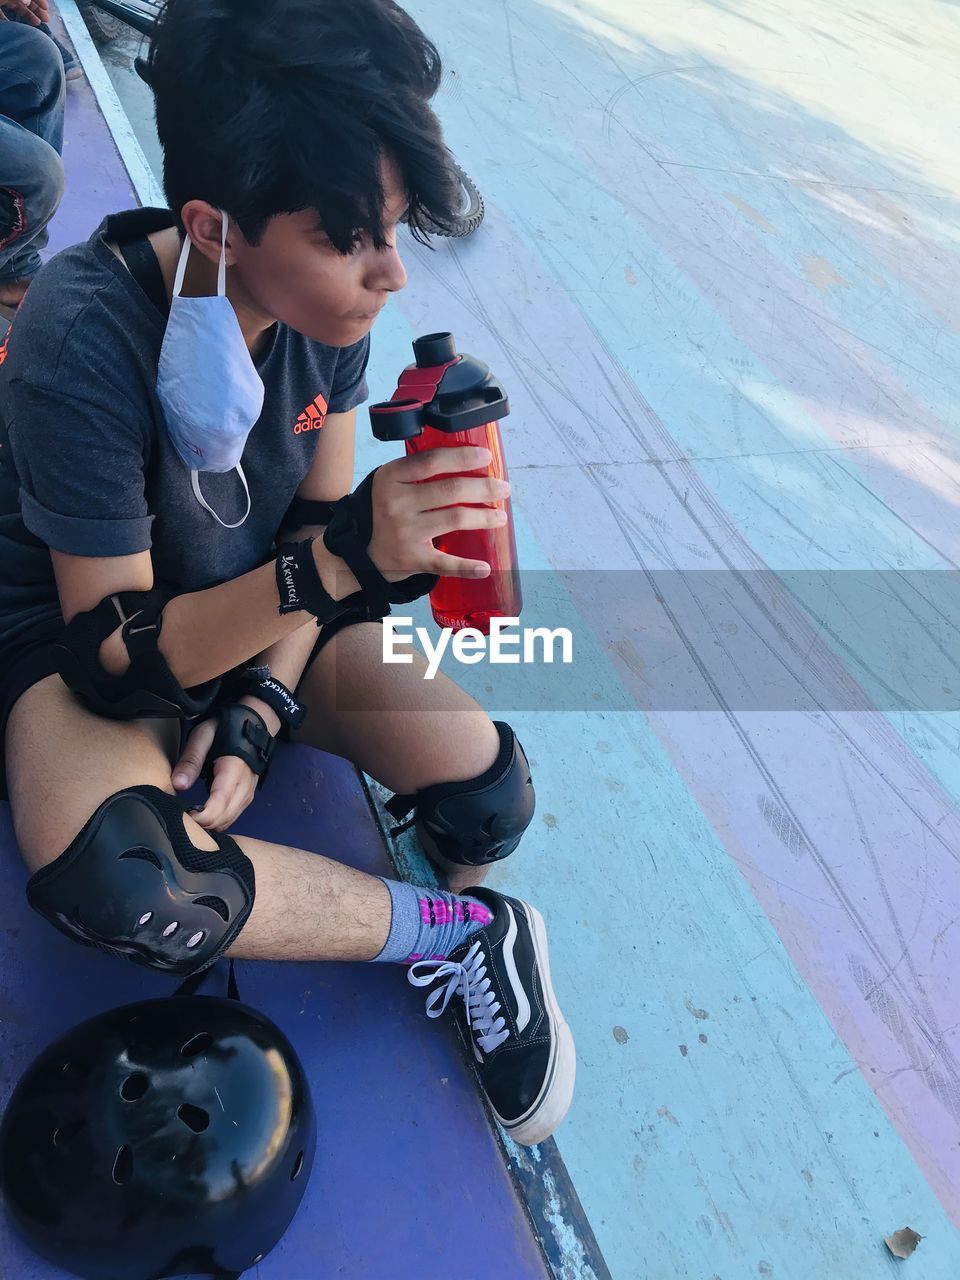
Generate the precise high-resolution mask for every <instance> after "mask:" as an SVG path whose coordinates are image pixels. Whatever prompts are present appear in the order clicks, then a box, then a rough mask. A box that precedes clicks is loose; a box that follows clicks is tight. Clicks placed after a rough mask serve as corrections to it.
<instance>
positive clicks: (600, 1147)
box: [360, 0, 960, 1280]
mask: <svg viewBox="0 0 960 1280" xmlns="http://www.w3.org/2000/svg"><path fill="white" fill-rule="evenodd" d="M411 8H412V10H413V12H414V13H415V14H416V16H417V17H418V18H419V19H420V20H421V21H422V23H423V25H424V26H425V28H426V29H427V30H428V31H429V32H430V33H431V34H432V35H433V36H434V37H435V38H436V39H437V41H438V43H439V45H440V48H441V52H442V54H443V55H444V56H445V58H446V61H447V67H448V80H447V82H446V87H445V89H444V91H443V92H442V93H441V97H440V109H441V114H442V116H443V118H444V121H445V124H446V127H447V132H448V137H449V139H450V141H451V142H452V144H453V147H454V150H455V152H456V153H457V155H458V157H459V158H460V159H461V161H462V162H463V163H464V164H465V165H466V167H467V168H468V169H469V170H471V172H473V173H474V176H475V177H476V178H477V179H478V182H479V184H480V186H481V188H482V190H483V191H484V194H485V196H486V198H487V202H488V209H489V212H488V217H487V222H486V223H485V225H484V228H483V230H482V232H481V234H480V235H478V236H477V237H475V238H474V239H473V240H471V241H470V242H466V243H464V244H460V245H454V246H443V247H441V248H440V249H438V251H437V252H436V253H433V254H431V253H428V252H421V251H420V250H416V249H411V251H410V253H409V254H408V257H409V259H410V284H409V285H408V288H407V289H406V290H405V291H404V293H403V294H402V295H400V297H399V298H398V300H397V306H396V310H395V311H393V313H392V314H391V315H390V318H389V321H388V325H387V332H386V333H384V332H382V328H383V326H381V327H378V335H377V336H378V342H377V346H376V348H375V356H374V376H375V375H376V370H377V369H379V368H381V367H384V364H385V363H387V362H396V361H398V360H399V361H400V362H401V363H402V362H403V360H404V359H405V358H406V352H407V350H408V347H407V343H408V340H409V338H410V337H411V336H412V335H413V334H415V333H416V332H418V331H423V330H425V329H436V328H440V327H450V328H452V329H454V331H455V332H456V333H457V335H458V337H459V339H460V342H461V345H462V347H463V348H464V349H467V350H470V351H474V352H476V353H477V354H479V355H481V356H482V357H483V358H485V359H487V360H489V362H490V363H491V365H492V366H493V367H494V369H495V370H496V372H497V373H498V374H499V375H500V377H501V378H502V379H503V381H504V383H505V385H506V386H507V388H508V390H509V392H510V396H511V401H512V404H513V413H512V416H511V418H510V419H508V422H507V424H506V427H505V439H506V449H507V457H508V460H509V464H510V471H511V478H512V479H513V482H514V494H515V506H516V507H518V508H519V511H520V514H521V521H520V546H521V557H522V560H523V563H524V566H525V568H526V569H527V570H529V571H532V572H528V574H527V578H526V581H525V598H526V600H527V606H528V607H527V614H528V615H532V616H534V617H535V619H536V621H537V622H540V621H541V620H542V618H541V614H543V613H546V614H550V613H551V612H553V613H554V615H555V616H560V615H562V616H563V618H564V619H565V618H566V616H567V612H568V606H569V604H570V603H571V602H572V604H573V606H574V614H575V625H576V626H577V628H578V629H577V638H578V642H580V641H581V640H582V642H583V649H582V653H583V654H584V655H585V660H582V662H581V666H580V667H579V668H578V670H577V671H576V672H575V673H573V675H572V676H571V680H570V683H569V684H568V685H567V686H566V689H565V692H566V695H567V700H566V702H565V703H564V700H563V697H559V698H558V696H557V687H556V683H555V680H556V675H555V673H553V672H547V671H531V672H527V673H526V676H527V682H526V686H525V687H524V688H523V689H522V690H518V686H517V684H516V682H515V681H512V680H511V678H510V677H509V675H508V676H504V675H503V674H502V673H501V672H497V671H496V670H494V669H492V668H486V667H482V668H473V669H467V668H462V667H457V665H456V664H455V663H450V664H447V665H445V669H446V670H447V671H448V673H449V674H451V675H453V676H455V678H457V679H458V680H459V681H460V682H461V683H462V684H464V685H465V687H467V688H468V689H470V690H471V691H473V692H474V693H475V694H476V696H477V697H478V698H479V699H480V700H481V701H482V702H483V703H484V704H485V705H487V706H488V707H491V708H495V709H496V711H497V712H498V713H499V714H506V715H507V716H508V718H510V719H511V720H512V721H513V723H514V724H515V725H516V727H517V729H518V732H519V734H520V737H521V738H522V740H523V742H524V744H525V746H526V747H527V750H528V753H529V754H530V757H531V762H532V763H534V767H535V770H536V781H537V786H538V795H539V802H540V809H539V813H538V819H537V826H536V828H535V830H534V831H533V832H531V833H530V834H529V835H528V837H527V838H526V839H525V841H524V845H523V846H522V849H521V851H520V853H519V854H518V856H517V857H516V858H515V859H514V861H513V862H512V863H511V864H509V865H507V866H504V867H503V868H502V869H500V870H498V872H497V873H496V875H495V877H494V882H495V883H503V884H505V885H510V886H511V888H512V889H514V890H516V891H519V892H521V893H524V894H526V895H528V896H530V897H531V898H532V899H533V900H535V901H537V903H538V904H539V905H540V906H541V908H542V909H543V910H544V912H545V914H546V916H547V918H548V920H549V922H550V925H551V930H552V937H553V939H554V947H555V951H556V960H555V970H556V975H557V983H558V991H559V992H560V996H561V998H562V999H563V1000H564V1001H565V1003H566V1006H567V1014H568V1017H569V1018H570V1021H571V1025H572V1026H573V1029H574V1032H575V1034H576V1036H577V1043H578V1047H579V1049H580V1072H579V1075H578V1093H577V1098H576V1101H575V1106H574V1110H573V1112H572V1114H571V1116H570V1118H569V1120H568V1122H567V1123H566V1125H565V1126H564V1127H563V1128H562V1129H561V1130H560V1132H559V1134H558V1135H557V1141H558V1146H559V1149H560V1152H561V1154H562V1155H563V1157H564V1159H565V1161H566V1164H567V1167H568V1169H569V1170H570V1172H571V1175H572V1176H573V1179H574V1182H575V1185H576V1187H577V1190H578V1193H579V1196H580V1199H581V1201H582V1203H583V1205H584V1208H585V1209H586V1211H587V1213H588V1216H589V1218H590V1221H591V1224H592V1226H593V1228H594V1231H595V1233H596V1236H597V1240H598V1243H599V1245H600V1247H601V1249H602V1250H603V1253H604V1256H605V1258H606V1261H607V1263H608V1264H609V1266H610V1270H611V1272H612V1274H613V1275H614V1276H616V1277H624V1278H631V1280H632V1277H639V1276H654V1277H661V1276H664V1277H666V1276H672V1275H683V1276H694V1277H700V1276H704V1277H710V1278H712V1277H713V1276H714V1275H716V1276H719V1277H724V1280H727V1278H728V1277H734V1278H737V1280H738V1278H739V1277H740V1276H745V1275H756V1274H760V1275H777V1276H808V1275H817V1276H821V1275H823V1276H831V1277H833V1276H840V1277H844V1278H846V1277H848V1276H849V1277H854V1276H856V1277H860V1276H882V1275H888V1274H893V1272H894V1271H895V1270H896V1269H897V1267H898V1266H900V1265H903V1264H897V1263H895V1262H894V1261H893V1260H892V1259H891V1258H890V1257H889V1256H888V1255H887V1253H886V1251H885V1249H884V1247H883V1244H882V1241H883V1237H884V1236H886V1235H887V1234H888V1233H889V1231H890V1230H892V1229H894V1228H895V1225H905V1224H907V1223H909V1224H911V1225H913V1226H914V1227H915V1228H916V1229H917V1230H918V1231H920V1232H921V1233H922V1234H923V1235H924V1237H925V1238H924V1241H923V1243H922V1245H921V1252H920V1254H918V1256H917V1258H916V1259H915V1260H914V1261H913V1262H911V1263H910V1264H907V1265H909V1266H916V1267H919V1268H921V1269H922V1273H923V1274H924V1276H927V1275H930V1276H938V1277H940V1276H943V1277H947V1276H953V1275H954V1274H956V1272H957V1269H958V1265H960V1238H958V1235H957V1231H956V1225H957V1215H958V1212H960V1192H958V1188H960V1153H958V1145H957V1138H956V1135H957V1126H958V1119H960V1087H958V1081H960V1073H958V1067H957V1060H956V1045H957V1040H956V1035H957V1033H956V1026H955V1023H956V1017H955V1010H956V979H955V975H956V973H957V956H956V952H955V951H953V950H951V948H952V947H954V946H955V945H956V943H955V942H954V938H953V934H954V932H955V928H954V926H955V919H956V911H957V902H958V901H960V877H958V872H957V861H956V854H955V849H956V834H958V833H957V832H956V827H957V816H956V812H955V804H954V797H955V795H956V789H957V784H958V781H960V776H958V771H957V765H956V753H955V742H956V713H955V711H953V710H952V706H950V705H947V704H945V703H944V702H942V701H940V702H937V703H935V704H934V709H933V711H932V713H931V714H928V715H919V714H918V713H917V711H916V710H912V709H911V708H916V707H917V706H919V705H922V703H921V699H922V698H923V697H924V696H925V697H926V698H927V701H928V705H929V700H930V697H931V691H933V692H934V693H935V692H936V682H937V679H938V678H939V677H940V676H941V675H943V676H945V677H948V679H947V681H946V683H949V677H952V675H953V671H952V660H951V658H950V653H949V652H947V653H946V654H944V653H943V646H944V637H949V636H950V635H951V634H952V628H951V618H952V616H953V611H954V610H955V601H954V592H953V591H952V590H944V589H943V584H942V580H941V582H940V583H939V584H935V582H934V580H932V579H928V580H927V581H926V582H924V580H923V579H922V578H921V579H919V580H917V579H913V580H912V583H908V582H906V581H905V580H898V579H895V577H894V575H895V574H896V571H897V570H940V569H943V568H945V567H952V566H953V564H954V562H955V560H956V552H955V546H956V534H955V532H954V529H955V510H956V498H955V494H956V492H957V484H958V481H960V470H958V467H957V463H956V454H955V445H954V441H953V437H954V435H955V428H954V426H953V424H952V422H951V421H950V419H949V417H944V418H938V416H937V415H938V414H940V413H943V414H947V413H948V411H949V408H950V406H951V404H952V403H955V398H956V397H955V392H956V386H955V382H956V379H955V378H954V377H953V375H952V373H951V372H949V370H950V368H951V366H950V364H949V356H946V357H945V356H944V353H949V352H950V351H951V350H952V349H953V347H954V345H955V343H956V334H955V333H954V332H952V330H953V329H954V328H955V325H954V324H953V323H952V322H953V320H954V318H955V290H953V289H952V287H951V281H952V279H953V274H954V272H955V271H956V252H955V241H954V236H953V233H952V230H951V228H952V225H953V222H954V221H955V219H953V217H952V212H953V211H954V210H955V202H956V196H955V188H956V181H955V177H954V175H953V173H952V169H951V164H952V161H951V157H950V156H949V155H948V153H947V150H946V149H945V147H944V136H945V135H944V123H943V118H942V116H940V118H939V121H938V122H937V123H936V124H935V121H934V116H935V115H937V114H938V113H939V112H940V111H941V110H942V103H943V101H944V98H943V95H942V94H938V95H937V100H938V103H939V106H938V108H937V111H936V112H935V111H934V110H933V109H932V108H928V106H927V102H928V99H927V97H926V96H925V91H924V92H921V91H920V88H919V86H920V85H921V84H923V85H924V86H926V85H929V84H938V83H941V80H940V78H941V77H943V80H942V84H943V86H945V85H946V84H947V83H950V84H951V85H952V86H953V90H955V85H953V80H952V73H951V72H949V71H947V69H946V64H945V63H944V62H943V61H942V59H941V58H940V54H939V50H940V49H941V48H944V47H945V48H949V49H954V50H955V49H956V47H957V44H958V28H957V24H956V20H955V18H956V15H951V14H947V13H946V11H945V9H944V7H943V6H940V5H936V4H923V5H921V6H918V7H915V6H911V7H910V8H909V10H908V9H907V7H906V6H904V5H902V4H890V3H888V4H881V5H880V6H879V7H877V8H876V12H871V13H870V14H869V15H868V14H866V13H864V12H862V11H861V10H859V9H858V8H857V6H855V5H853V4H840V5H837V4H830V5H826V4H819V3H814V4H810V5H807V6H803V9H802V11H799V10H794V9H790V10H788V9H786V8H784V7H782V6H780V5H777V4H773V3H763V2H757V3H751V4H749V5H748V4H745V3H737V2H736V0H730V3H724V4H719V3H718V4H706V3H704V4H698V5H695V6H682V7H681V6H676V5H673V4H665V3H664V4H657V3H652V4H648V5H643V6H632V5H629V4H627V3H626V2H624V3H619V4H618V3H615V0H591V2H589V3H581V4H577V5H569V4H563V3H525V4H518V3H505V4H503V5H497V6H484V7H475V8H473V9H471V10H469V11H466V12H464V11H463V10H457V11H456V12H452V11H450V10H448V9H447V8H445V7H444V6H442V5H440V4H439V3H436V2H433V0H424V2H422V3H414V4H413V5H412V6H411ZM837 41H840V44H839V45H836V48H835V47H834V46H835V43H836V42H837ZM909 41H913V44H908V42H909ZM843 44H847V45H849V49H848V50H847V52H845V53H844V52H843V51H842V48H841V46H842V45H843ZM918 60H919V66H920V67H922V69H923V70H922V73H918V72H919V68H918ZM947 96H948V98H949V97H955V92H952V93H951V94H948V95H947ZM894 104H895V105H894ZM892 115H895V116H896V121H895V122H893V121H892V120H891V116H892ZM951 119H952V117H951ZM398 313H399V314H398ZM941 343H942V346H941ZM392 374H393V364H392V363H391V364H390V367H389V370H387V369H385V372H384V375H383V377H382V379H381V381H380V382H377V381H374V382H373V384H372V385H373V390H374V394H375V395H376V396H379V395H380V394H382V392H381V390H380V388H381V387H385V388H388V387H390V386H391V385H392V383H391V376H392ZM382 456H383V455H382V453H374V452H373V451H371V452H369V453H367V454H366V455H365V457H364V458H363V459H362V460H361V467H360V470H363V469H365V465H366V464H369V462H370V461H371V459H373V458H375V457H376V458H380V457H382ZM841 569H846V570H864V569H870V570H874V571H886V572H888V573H889V575H890V578H891V581H890V583H889V584H887V585H886V587H885V583H884V580H883V579H874V581H873V584H872V590H871V589H870V584H869V583H868V584H867V588H866V589H861V590H860V591H859V593H858V591H857V590H854V589H853V587H852V586H851V582H852V576H851V577H848V578H846V579H843V578H840V579H834V580H833V584H832V590H831V579H829V578H827V579H826V580H823V579H821V581H820V582H819V583H816V582H813V581H812V580H811V579H810V578H809V577H808V578H801V577H798V576H797V575H796V571H797V570H826V571H831V572H835V571H837V570H841ZM537 570H539V571H540V572H539V573H538V572H536V571H537ZM612 570H620V571H623V572H624V575H625V576H624V577H622V578H621V579H619V580H615V579H614V578H613V575H612V574H609V576H607V575H605V574H604V571H612ZM704 570H707V571H712V573H710V572H708V573H704V572H703V571H704ZM631 571H632V577H627V576H626V574H628V573H630V572H631ZM764 571H766V572H764ZM771 571H772V572H771ZM751 575H752V576H751ZM617 585H622V586H623V587H624V589H625V590H626V591H627V592H628V595H627V596H626V597H625V598H623V599H622V600H621V601H620V602H619V603H618V601H617V598H616V594H615V587H616V586H617ZM911 588H912V594H911ZM834 592H836V593H837V594H839V596H840V600H841V604H842V605H843V608H841V609H840V610H837V608H836V607H835V602H834V600H833V598H832V596H833V593H834ZM878 593H881V594H880V595H879V607H878ZM918 593H919V594H918ZM558 601H560V602H562V605H558V603H557V602H558ZM937 609H939V610H940V611H941V614H943V613H945V614H946V616H944V617H943V618H942V622H941V621H938V619H937V613H936V611H937ZM577 614H579V618H576V615H577ZM525 620H526V618H525ZM941 625H942V632H941V631H940V630H939V628H940V626H941ZM891 685H892V687H893V690H894V693H895V694H896V695H897V696H896V697H893V696H892V694H891V687H890V686H891ZM578 699H579V701H578ZM591 701H593V702H594V703H596V704H599V705H598V706H596V708H595V709H594V710H590V705H591ZM874 705H876V706H878V707H879V708H880V710H879V711H878V710H871V708H872V707H873V706H874ZM900 705H902V706H904V708H905V710H904V711H902V712H898V713H896V714H894V713H892V711H891V707H897V706H900ZM953 705H955V704H953ZM625 706H626V707H629V706H632V708H633V709H632V710H625V709H624V708H625ZM545 708H550V709H549V710H545ZM564 708H565V709H564Z"/></svg>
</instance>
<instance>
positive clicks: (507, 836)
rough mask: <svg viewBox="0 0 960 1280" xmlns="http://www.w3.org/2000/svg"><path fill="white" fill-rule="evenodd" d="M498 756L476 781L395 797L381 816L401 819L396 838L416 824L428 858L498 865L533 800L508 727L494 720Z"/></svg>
mask: <svg viewBox="0 0 960 1280" xmlns="http://www.w3.org/2000/svg"><path fill="white" fill-rule="evenodd" d="M493 723H494V725H495V727H496V730H497V732H498V733H499V735H500V752H499V754H498V755H497V758H496V760H494V762H493V764H492V765H491V766H490V768H489V769H488V770H487V771H486V773H482V774H481V775H480V777H479V778H471V779H469V780H468V781H466V782H439V783H437V784H436V785H435V786H432V787H424V788H423V790H422V791H417V792H416V793H415V794H413V795H395V796H393V798H392V799H390V800H388V801H387V804H386V808H387V811H388V812H389V813H390V814H391V815H392V816H393V817H394V818H402V817H403V816H404V815H405V814H407V813H409V812H410V810H411V809H413V808H414V807H415V808H416V812H415V813H414V816H413V817H412V818H410V819H408V821H406V822H403V823H401V824H400V825H399V826H398V827H394V828H393V833H394V834H397V833H399V832H401V831H405V830H406V829H407V828H408V827H410V826H412V825H413V824H414V823H416V826H417V835H418V836H419V837H420V843H421V844H422V845H423V847H424V850H425V852H426V853H427V855H428V857H436V856H437V855H438V854H439V855H440V857H442V858H445V859H446V860H447V861H448V862H454V863H459V864H460V865H462V866H465V867H480V866H483V865H484V864H486V863H488V862H498V861H499V860H500V859H501V858H506V857H507V855H508V854H511V853H513V851H514V849H515V848H516V847H517V845H518V844H519V843H520V837H521V836H522V835H523V833H524V831H526V829H527V827H528V826H529V825H530V822H531V820H532V818H533V811H534V808H535V807H536V796H535V794H534V790H533V781H532V779H531V777H530V765H529V764H528V763H527V757H526V755H525V754H524V751H523V747H522V746H521V745H520V741H519V739H518V738H517V736H516V734H515V733H514V732H513V730H512V729H511V727H510V726H509V725H508V724H505V723H504V722H503V721H501V720H495V721H494V722H493Z"/></svg>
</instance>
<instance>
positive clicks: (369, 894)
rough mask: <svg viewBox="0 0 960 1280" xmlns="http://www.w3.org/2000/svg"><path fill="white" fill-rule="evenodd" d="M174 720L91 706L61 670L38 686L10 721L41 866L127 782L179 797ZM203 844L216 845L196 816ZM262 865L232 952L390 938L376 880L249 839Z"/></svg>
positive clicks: (18, 811) (361, 947) (343, 954)
mask: <svg viewBox="0 0 960 1280" xmlns="http://www.w3.org/2000/svg"><path fill="white" fill-rule="evenodd" d="M176 748H177V726H176V724H175V722H173V721H164V720H139V721H132V722H129V723H121V722H118V721H114V720H104V719H101V718H100V717H99V716H94V715H91V714H90V713H89V712H88V711H85V710H84V709H83V708H82V707H81V706H80V705H79V704H78V703H77V702H76V701H75V700H74V698H73V697H72V696H71V695H70V694H69V693H68V692H67V690H66V688H65V686H64V685H63V683H62V682H61V680H60V678H59V676H50V677H48V678H47V679H46V680H43V681H41V682H40V683H39V684H37V685H34V686H33V688H32V689H29V690H28V691H27V692H26V693H25V694H24V695H23V697H22V698H20V700H19V701H18V702H17V704H16V706H15V707H14V709H13V712H12V714H11V716H10V719H9V722H8V725H7V737H6V762H7V780H8V787H9V791H10V804H11V809H12V813H13V821H14V829H15V831H16V834H17V840H18V842H19V845H20V850H21V853H22V855H23V858H24V861H25V862H26V864H27V866H28V867H29V868H30V870H31V871H36V870H37V868H38V867H41V866H45V865H46V864H47V863H49V862H52V861H53V860H54V859H55V858H57V857H59V855H60V854H61V853H62V852H63V851H64V849H66V847H67V845H68V844H69V843H70V842H71V840H73V838H74V837H75V836H76V834H77V832H78V831H79V830H80V828H81V827H82V826H83V824H84V823H85V822H86V821H87V819H88V818H89V817H90V815H91V814H92V813H93V812H94V810H95V809H96V808H97V807H98V805H100V804H101V803H102V802H103V801H104V800H106V799H107V797H108V796H111V795H113V794H114V793H115V792H117V791H120V790H122V789H123V788H124V787H130V786H137V785H141V784H150V785H152V786H155V787H159V788H161V789H162V790H164V791H167V792H170V793H171V794H172V787H171V786H170V768H171V764H172V761H173V758H174V753H175V751H176ZM184 826H185V828H186V831H187V834H188V835H189V837H190V839H191V840H192V841H193V843H194V844H195V845H196V846H197V848H198V849H213V848H215V847H216V844H215V841H214V840H213V839H212V837H211V836H209V835H208V834H207V833H206V832H205V831H204V830H203V828H202V827H200V826H198V825H197V823H195V822H194V821H193V820H192V819H191V818H190V817H188V816H186V815H185V816H184ZM237 843H238V844H239V845H240V846H241V848H242V849H243V851H244V853H246V854H247V856H248V857H249V858H250V860H251V861H252V862H253V864H254V869H255V872H256V877H257V898H256V903H255V905H254V908H253V912H252V913H251V916H250V919H249V920H248V921H247V923H246V925H245V926H244V929H243V931H242V933H241V934H240V936H239V938H238V939H237V941H236V943H235V945H234V946H233V948H232V949H231V954H232V955H235V956H237V957H238V958H248V959H257V960H371V959H372V958H373V957H374V956H375V955H377V954H378V953H379V952H380V951H381V950H382V949H383V946H384V943H385V942H386V940H387V934H388V931H389V928H390V895H389V893H388V891H387V889H386V887H385V886H384V885H383V884H382V882H381V881H380V880H378V879H377V878H376V877H375V876H368V875H365V874H363V872H360V871H355V870H354V869H353V868H352V867H346V866H343V865H342V864H340V863H338V862H333V861H331V860H330V859H328V858H322V857H320V856H319V855H317V854H314V853H307V852H306V851H304V850H302V849H292V848H289V847H288V846H286V845H279V844H270V843H268V842H266V841H263V840H251V839H249V838H248V837H246V836H240V837H239V838H238V840H237Z"/></svg>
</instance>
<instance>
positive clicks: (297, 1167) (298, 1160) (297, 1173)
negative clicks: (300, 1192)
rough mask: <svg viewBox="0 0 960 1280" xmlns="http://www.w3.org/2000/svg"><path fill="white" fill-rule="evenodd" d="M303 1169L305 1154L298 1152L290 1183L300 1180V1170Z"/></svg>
mask: <svg viewBox="0 0 960 1280" xmlns="http://www.w3.org/2000/svg"><path fill="white" fill-rule="evenodd" d="M302 1168H303V1152H302V1151H298V1152H297V1158H296V1160H294V1162H293V1173H291V1175H290V1181H291V1182H293V1181H294V1180H295V1179H296V1178H299V1176H300V1170H301V1169H302Z"/></svg>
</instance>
